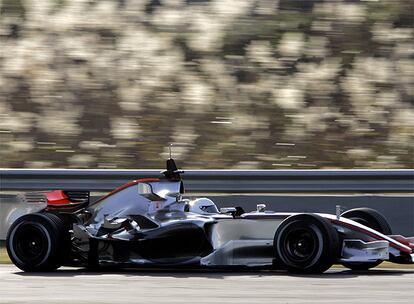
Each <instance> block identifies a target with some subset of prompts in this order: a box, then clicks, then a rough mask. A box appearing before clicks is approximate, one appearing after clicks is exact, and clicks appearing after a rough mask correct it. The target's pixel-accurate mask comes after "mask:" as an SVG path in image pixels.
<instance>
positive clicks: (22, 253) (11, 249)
mask: <svg viewBox="0 0 414 304" xmlns="http://www.w3.org/2000/svg"><path fill="white" fill-rule="evenodd" d="M6 244H7V253H8V255H9V257H10V259H11V261H12V262H13V263H14V264H15V265H16V266H17V267H19V268H20V269H22V270H24V271H51V270H55V269H57V268H59V267H60V266H61V263H62V261H63V259H64V257H65V256H66V255H67V250H68V248H67V247H68V245H69V232H68V231H67V229H65V226H64V224H63V221H62V220H61V218H59V217H58V216H57V215H55V214H51V213H33V214H27V215H24V216H22V217H20V218H18V219H17V220H16V221H15V222H14V223H13V224H12V226H11V227H10V229H9V231H8V233H7V239H6Z"/></svg>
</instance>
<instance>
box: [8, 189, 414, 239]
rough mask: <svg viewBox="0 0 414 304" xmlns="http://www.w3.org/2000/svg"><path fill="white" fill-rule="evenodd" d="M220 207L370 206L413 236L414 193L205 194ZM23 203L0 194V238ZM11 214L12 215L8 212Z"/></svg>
mask: <svg viewBox="0 0 414 304" xmlns="http://www.w3.org/2000/svg"><path fill="white" fill-rule="evenodd" d="M207 197H209V198H211V199H212V200H213V201H215V202H216V204H217V205H218V206H219V207H230V206H241V207H243V208H244V209H245V211H251V210H254V209H256V204H262V203H264V204H266V205H267V209H269V210H274V211H280V212H282V211H294V212H325V213H332V214H334V213H335V206H336V205H341V206H344V207H346V209H351V208H356V207H369V208H373V209H376V210H378V211H379V212H381V213H382V214H383V215H384V216H385V217H386V218H387V220H388V222H389V223H390V225H391V227H392V229H393V233H395V234H402V235H405V236H414V196H408V195H344V196H338V195H337V196H335V195H208V196H207ZM30 208H31V207H30V206H22V204H18V201H17V199H16V197H15V196H14V195H1V196H0V240H4V239H5V238H6V234H7V229H8V226H9V224H10V222H12V221H13V220H14V218H15V217H16V214H17V215H19V214H24V213H27V212H34V211H33V209H30ZM12 214H13V216H11V215H12Z"/></svg>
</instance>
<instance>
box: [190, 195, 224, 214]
mask: <svg viewBox="0 0 414 304" xmlns="http://www.w3.org/2000/svg"><path fill="white" fill-rule="evenodd" d="M188 211H190V212H193V213H199V214H211V213H219V211H218V209H217V206H216V204H214V203H213V201H212V200H211V199H208V198H206V197H201V198H197V199H195V200H193V201H190V202H189V210H188Z"/></svg>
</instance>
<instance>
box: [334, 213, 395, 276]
mask: <svg viewBox="0 0 414 304" xmlns="http://www.w3.org/2000/svg"><path fill="white" fill-rule="evenodd" d="M341 216H343V217H345V218H348V219H350V220H353V221H355V222H357V223H360V224H362V225H365V226H367V227H369V228H372V229H375V230H377V231H378V232H381V233H382V234H385V235H390V234H392V230H391V227H390V225H389V224H388V222H387V220H386V219H385V217H384V216H383V215H382V214H381V213H379V212H378V211H376V210H374V209H371V208H355V209H350V210H348V211H345V212H344V213H342V214H341ZM382 262H383V261H381V260H379V261H374V262H346V263H342V265H344V266H345V267H347V268H349V269H352V270H368V269H370V268H374V267H376V266H378V265H379V264H381V263H382Z"/></svg>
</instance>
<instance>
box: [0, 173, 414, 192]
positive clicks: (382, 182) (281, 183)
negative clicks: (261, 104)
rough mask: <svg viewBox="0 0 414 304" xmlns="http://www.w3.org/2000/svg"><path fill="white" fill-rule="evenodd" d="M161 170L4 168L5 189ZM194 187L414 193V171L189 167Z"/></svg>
mask: <svg viewBox="0 0 414 304" xmlns="http://www.w3.org/2000/svg"><path fill="white" fill-rule="evenodd" d="M160 176H161V175H160V171H159V170H72V169H39V170H34V169H0V190H1V191H23V190H31V191H36V190H53V189H64V190H65V189H66V190H69V189H72V190H74V189H79V190H90V191H110V190H113V189H114V188H116V187H118V186H120V185H122V184H124V183H126V182H128V181H131V180H136V179H140V178H143V177H160ZM183 179H184V182H185V186H186V190H187V191H188V192H202V193H286V192H291V193H300V192H303V193H306V192H308V193H309V192H311V193H316V192H318V193H321V192H322V193H323V192H329V193H334V192H356V193H363V192H368V193H386V192H394V193H395V192H414V170H412V169H401V170H187V171H185V174H184V175H183Z"/></svg>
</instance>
